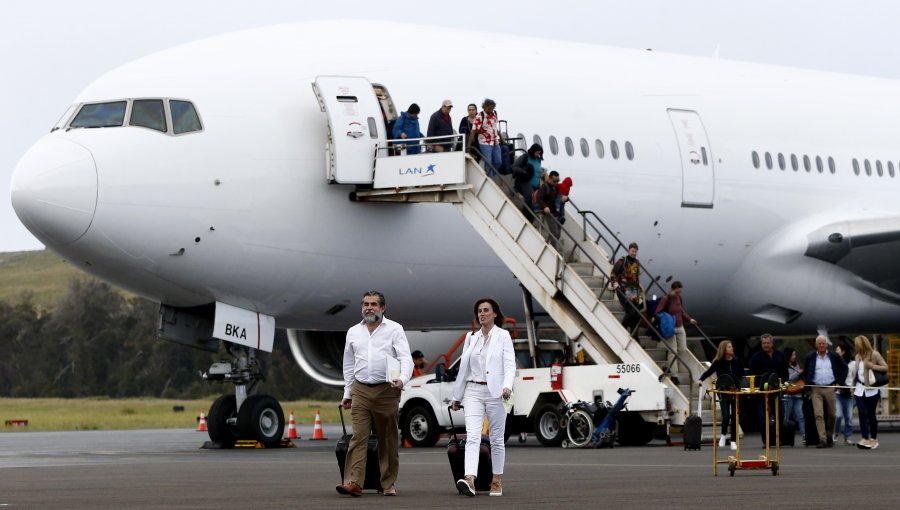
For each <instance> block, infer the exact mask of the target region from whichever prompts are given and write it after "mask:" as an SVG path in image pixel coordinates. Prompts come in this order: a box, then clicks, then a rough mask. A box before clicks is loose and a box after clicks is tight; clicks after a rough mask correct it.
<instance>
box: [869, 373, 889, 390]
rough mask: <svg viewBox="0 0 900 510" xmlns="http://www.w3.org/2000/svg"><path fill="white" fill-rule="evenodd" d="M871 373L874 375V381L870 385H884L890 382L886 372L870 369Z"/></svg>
mask: <svg viewBox="0 0 900 510" xmlns="http://www.w3.org/2000/svg"><path fill="white" fill-rule="evenodd" d="M872 374H873V375H874V376H875V382H874V383H872V386H875V387H876V388H877V387H879V386H885V385H887V383H889V382H890V380H891V378H890V377H888V374H887V372H878V371H877V370H872Z"/></svg>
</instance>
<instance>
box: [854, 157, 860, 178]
mask: <svg viewBox="0 0 900 510" xmlns="http://www.w3.org/2000/svg"><path fill="white" fill-rule="evenodd" d="M853 174H854V175H859V161H856V158H854V159H853Z"/></svg>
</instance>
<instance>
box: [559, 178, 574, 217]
mask: <svg viewBox="0 0 900 510" xmlns="http://www.w3.org/2000/svg"><path fill="white" fill-rule="evenodd" d="M556 190H557V191H558V192H559V196H558V198H557V199H556V216H557V218H558V219H559V222H560V224H562V223H565V222H566V202H568V201H569V191H571V190H572V178H571V177H566V178H565V179H563V180H562V182H560V183H559V184H557V185H556Z"/></svg>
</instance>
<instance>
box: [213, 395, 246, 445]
mask: <svg viewBox="0 0 900 510" xmlns="http://www.w3.org/2000/svg"><path fill="white" fill-rule="evenodd" d="M229 418H237V399H235V397H234V395H222V396H221V397H219V398H217V399H216V401H215V402H213V405H212V407H210V408H209V417H208V419H207V420H206V421H207V426H206V430H207V432H208V433H209V440H210V441H212V442H214V443H218V444H219V445H221V446H222V448H234V443H236V442H237V440H238V438H239V434H238V429H237V426H236V425H229V424H228V422H227V421H226V420H228V419H229Z"/></svg>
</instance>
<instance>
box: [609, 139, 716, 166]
mask: <svg viewBox="0 0 900 510" xmlns="http://www.w3.org/2000/svg"><path fill="white" fill-rule="evenodd" d="M625 156H627V157H628V161H631V160H632V159H634V147H633V146H632V145H631V142H625ZM703 164H704V165H705V164H706V147H704V148H703Z"/></svg>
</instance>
